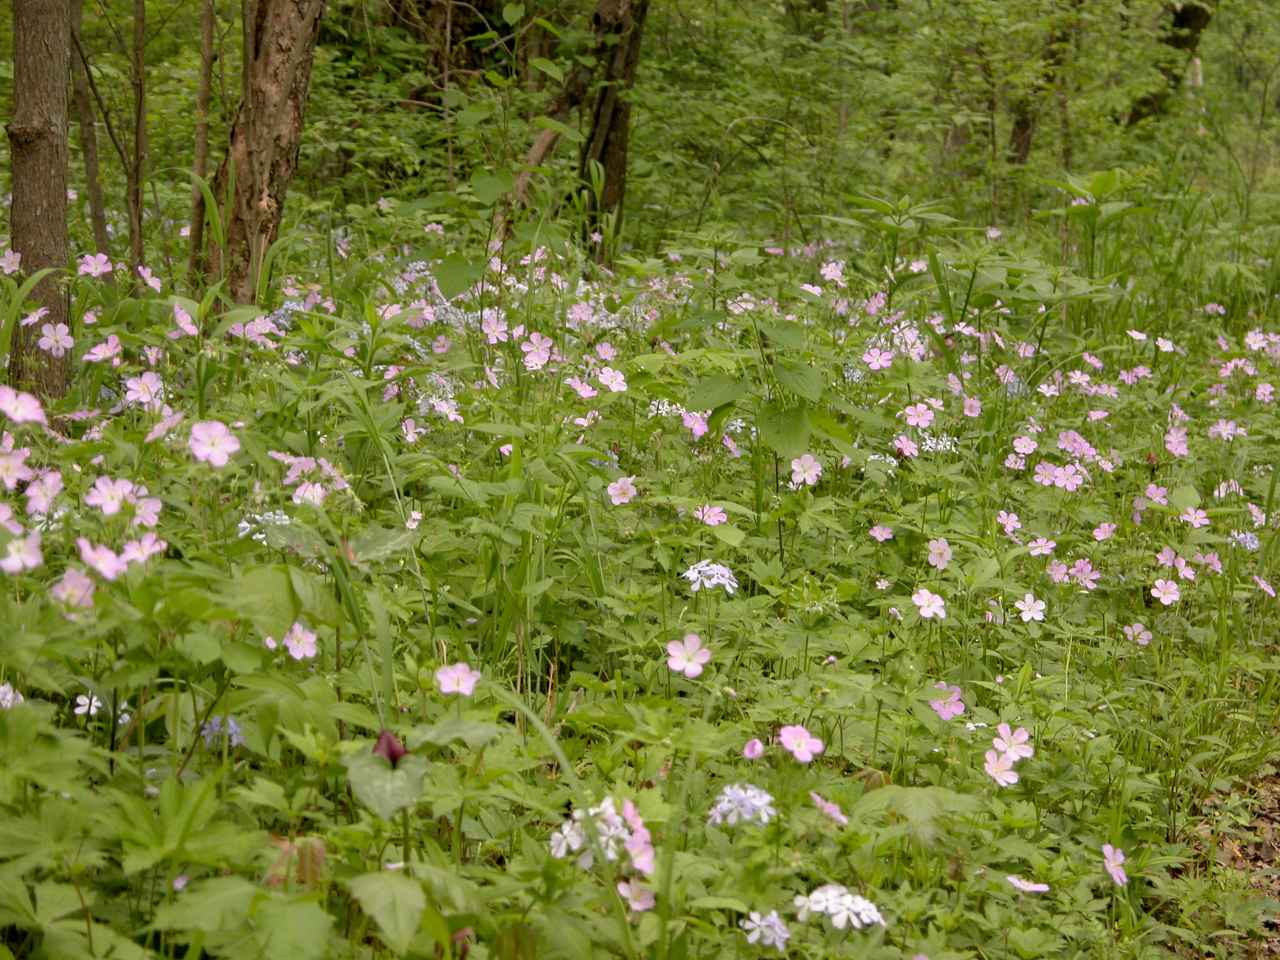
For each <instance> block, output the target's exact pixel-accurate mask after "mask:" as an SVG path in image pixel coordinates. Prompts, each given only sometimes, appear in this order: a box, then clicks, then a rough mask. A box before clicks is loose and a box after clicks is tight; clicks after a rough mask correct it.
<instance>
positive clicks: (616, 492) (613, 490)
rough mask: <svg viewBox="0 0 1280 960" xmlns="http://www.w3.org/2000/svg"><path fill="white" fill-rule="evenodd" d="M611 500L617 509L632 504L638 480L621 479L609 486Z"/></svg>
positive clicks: (631, 478) (632, 478) (630, 478)
mask: <svg viewBox="0 0 1280 960" xmlns="http://www.w3.org/2000/svg"><path fill="white" fill-rule="evenodd" d="M607 489H608V493H609V499H610V501H612V503H613V505H614V506H615V507H620V506H622V505H623V504H624V503H630V502H631V500H632V498H634V497H635V495H636V478H635V477H619V478H618V479H617V480H615V481H613V483H611V484H609V486H608V488H607Z"/></svg>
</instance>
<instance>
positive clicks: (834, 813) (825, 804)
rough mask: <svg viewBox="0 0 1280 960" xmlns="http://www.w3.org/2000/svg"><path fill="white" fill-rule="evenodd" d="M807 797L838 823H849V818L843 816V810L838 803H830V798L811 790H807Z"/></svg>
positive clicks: (845, 825)
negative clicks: (826, 798) (827, 798)
mask: <svg viewBox="0 0 1280 960" xmlns="http://www.w3.org/2000/svg"><path fill="white" fill-rule="evenodd" d="M809 799H810V800H812V801H813V805H814V806H815V807H817V808H818V809H819V810H821V811H822V813H823V814H825V815H826V816H827V817H828V818H830V819H831V820H834V821H835V822H836V823H838V824H840V826H842V827H847V826H848V825H849V818H848V817H847V816H845V813H844V811H843V810H841V809H840V804H838V803H832V802H831V801H830V800H825V799H823V798H822V796H821V795H820V794H817V793H814V792H813V791H810V792H809Z"/></svg>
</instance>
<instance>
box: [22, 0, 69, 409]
mask: <svg viewBox="0 0 1280 960" xmlns="http://www.w3.org/2000/svg"><path fill="white" fill-rule="evenodd" d="M70 19H71V18H70V10H69V8H68V6H67V0H14V4H13V37H14V41H13V97H14V104H13V120H12V121H11V122H10V123H9V125H8V128H7V129H8V133H9V147H10V158H11V163H12V169H13V200H12V207H11V213H10V228H11V230H12V239H11V242H12V244H13V249H14V250H15V251H17V252H18V253H19V254H21V256H22V269H23V271H24V272H26V273H34V272H35V271H37V270H41V269H43V268H45V267H55V268H57V269H58V270H62V269H65V268H66V265H67V71H68V70H69V69H70V66H71V64H70V62H69V61H70V53H71V48H70V39H71V22H70ZM34 297H35V299H36V301H37V302H38V303H39V304H40V305H41V306H42V307H44V308H45V309H46V310H47V311H48V313H47V314H46V315H45V316H44V319H43V320H42V321H41V322H40V324H35V325H32V326H29V327H23V326H19V325H15V326H14V328H13V339H12V341H11V342H10V345H9V383H10V384H11V385H12V386H14V387H16V388H18V389H25V390H33V391H35V392H36V393H38V394H40V395H41V396H44V397H61V396H62V395H63V394H65V393H66V392H67V381H68V377H69V374H70V367H71V357H70V355H69V354H66V353H64V354H63V355H62V356H61V357H55V356H53V355H52V354H51V353H48V352H46V351H44V350H41V349H40V348H39V347H38V346H37V345H36V342H37V340H39V338H40V327H41V326H42V325H43V324H46V323H48V324H59V323H63V324H65V323H67V297H66V294H65V293H64V291H63V289H62V287H61V285H60V283H59V278H58V277H57V275H53V276H50V277H47V278H45V280H44V281H43V282H41V283H40V284H39V285H38V286H37V287H36V288H35V291H34Z"/></svg>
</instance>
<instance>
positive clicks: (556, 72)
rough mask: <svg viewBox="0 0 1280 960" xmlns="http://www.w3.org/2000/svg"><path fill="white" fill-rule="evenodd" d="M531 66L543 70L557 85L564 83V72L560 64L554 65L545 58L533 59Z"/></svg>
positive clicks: (530, 61)
mask: <svg viewBox="0 0 1280 960" xmlns="http://www.w3.org/2000/svg"><path fill="white" fill-rule="evenodd" d="M529 66H531V67H536V68H537V69H538V70H541V71H542V72H543V73H545V74H546V75H547V76H548V77H550V78H551V79H553V80H555V81H556V82H557V83H564V71H563V70H561V69H560V67H559V65H558V64H555V63H552V62H551V61H550V60H548V59H546V58H545V57H533V58H532V59H530V60H529Z"/></svg>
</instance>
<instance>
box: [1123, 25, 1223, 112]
mask: <svg viewBox="0 0 1280 960" xmlns="http://www.w3.org/2000/svg"><path fill="white" fill-rule="evenodd" d="M1213 11H1214V7H1213V3H1211V2H1210V0H1185V2H1182V3H1177V4H1172V5H1170V6H1169V7H1168V9H1167V15H1168V17H1169V21H1168V24H1167V26H1166V27H1165V29H1164V30H1163V31H1162V32H1161V34H1160V42H1161V43H1163V44H1165V45H1166V46H1169V47H1171V48H1173V49H1174V50H1175V51H1177V52H1178V53H1180V54H1182V55H1183V56H1182V57H1178V56H1176V55H1175V56H1174V57H1173V58H1172V59H1171V60H1170V61H1168V62H1164V63H1161V64H1160V72H1161V74H1163V76H1164V83H1162V84H1161V85H1160V86H1159V87H1157V88H1156V89H1155V90H1152V91H1150V92H1148V93H1145V94H1143V95H1142V96H1141V97H1139V98H1138V101H1137V102H1136V103H1135V104H1134V105H1133V107H1132V109H1130V111H1129V118H1128V120H1127V121H1126V126H1130V127H1132V126H1134V125H1135V124H1138V123H1141V122H1142V121H1143V120H1147V119H1149V118H1151V117H1155V116H1158V115H1160V114H1163V113H1164V112H1165V109H1166V108H1167V107H1168V104H1169V97H1170V95H1171V94H1173V92H1174V91H1176V90H1177V89H1178V88H1179V87H1180V86H1182V75H1183V73H1184V72H1185V71H1186V68H1187V61H1188V60H1190V59H1191V58H1192V57H1194V56H1195V54H1196V50H1197V48H1198V47H1199V46H1200V36H1201V35H1202V34H1203V33H1204V31H1205V29H1206V28H1207V27H1208V26H1209V21H1210V20H1212V19H1213Z"/></svg>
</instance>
